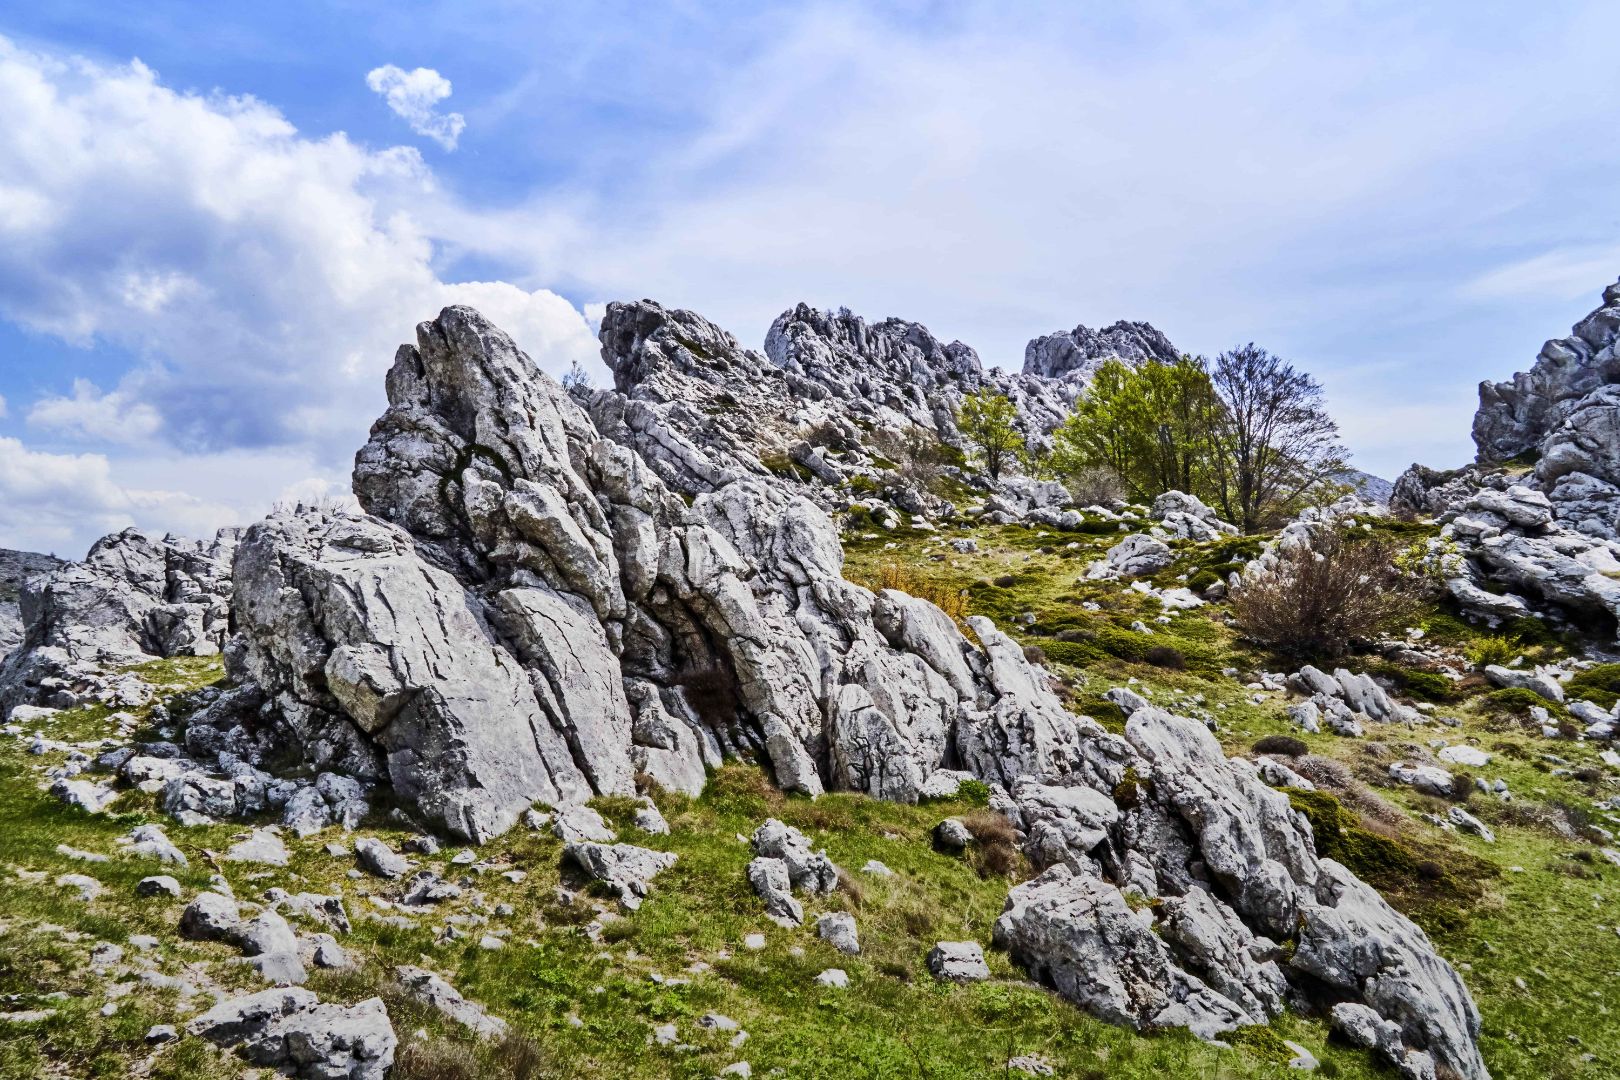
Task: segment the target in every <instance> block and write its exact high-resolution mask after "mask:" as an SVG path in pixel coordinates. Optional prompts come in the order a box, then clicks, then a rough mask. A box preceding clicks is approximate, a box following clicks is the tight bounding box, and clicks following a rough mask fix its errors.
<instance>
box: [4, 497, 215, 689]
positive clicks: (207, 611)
mask: <svg viewBox="0 0 1620 1080" xmlns="http://www.w3.org/2000/svg"><path fill="white" fill-rule="evenodd" d="M236 537H237V530H235V529H225V530H221V532H220V533H219V534H218V535H217V536H216V537H215V538H214V539H213V540H212V541H196V540H186V539H182V538H180V537H176V536H165V537H163V538H162V539H158V540H154V539H152V538H151V537H148V536H147V535H145V534H144V533H142V532H140V531H138V530H136V529H126V530H124V531H123V532H121V533H115V534H113V535H111V536H107V537H104V538H103V539H101V540H98V541H97V542H96V544H95V546H93V547H92V548H91V549H90V554H89V555H88V556H86V557H85V560H84V562H82V563H69V564H66V565H63V566H60V567H58V568H57V569H55V570H53V571H52V572H50V573H49V574H46V575H44V576H42V577H33V578H30V579H28V580H27V581H25V582H24V583H23V584H22V587H21V590H20V595H19V606H20V608H21V613H22V621H23V636H22V641H21V643H20V644H19V646H18V648H17V649H16V651H15V652H14V653H12V655H11V656H10V657H9V658H7V660H6V662H5V664H4V666H3V667H0V715H3V714H5V713H6V712H8V711H9V710H10V709H11V708H12V707H13V706H16V705H21V704H29V705H49V706H53V707H58V708H67V707H71V706H74V705H77V704H80V703H82V702H86V701H102V702H105V703H107V704H127V703H133V701H132V699H133V700H139V696H140V694H141V693H142V691H141V688H140V686H139V684H138V682H137V681H136V680H131V679H120V678H118V677H116V676H109V675H108V674H107V670H108V669H109V668H116V667H118V666H123V665H131V664H139V663H142V662H144V661H147V660H151V659H153V658H155V657H167V656H206V655H212V654H214V653H217V652H218V651H219V650H220V647H221V646H222V645H223V644H224V642H225V640H226V639H227V637H228V635H229V633H230V607H229V603H230V566H231V558H232V553H233V550H234V548H235V544H236Z"/></svg>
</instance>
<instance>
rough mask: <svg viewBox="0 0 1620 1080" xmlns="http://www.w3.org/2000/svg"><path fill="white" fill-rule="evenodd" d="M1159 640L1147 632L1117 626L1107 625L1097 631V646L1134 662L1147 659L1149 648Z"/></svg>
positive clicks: (1137, 662)
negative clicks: (1155, 639)
mask: <svg viewBox="0 0 1620 1080" xmlns="http://www.w3.org/2000/svg"><path fill="white" fill-rule="evenodd" d="M1156 644H1157V642H1155V641H1154V640H1153V638H1152V637H1151V636H1149V635H1147V634H1143V633H1139V632H1138V631H1135V630H1121V629H1120V628H1119V627H1117V626H1105V627H1103V628H1102V629H1101V630H1098V631H1097V647H1098V648H1100V649H1102V651H1103V652H1105V653H1107V654H1108V655H1109V656H1115V657H1118V658H1119V659H1121V660H1128V661H1130V662H1131V663H1133V664H1140V663H1141V662H1142V661H1143V660H1145V659H1147V653H1148V650H1149V649H1151V648H1153V646H1154V645H1156Z"/></svg>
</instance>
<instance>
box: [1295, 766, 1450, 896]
mask: <svg viewBox="0 0 1620 1080" xmlns="http://www.w3.org/2000/svg"><path fill="white" fill-rule="evenodd" d="M1288 801H1289V802H1290V803H1292V804H1293V807H1294V809H1295V810H1298V811H1299V812H1300V813H1302V814H1304V815H1305V820H1306V821H1308V822H1310V826H1311V833H1312V835H1313V836H1314V837H1315V839H1316V853H1317V854H1318V855H1325V856H1327V857H1328V858H1330V859H1334V860H1336V861H1338V862H1341V863H1343V864H1344V865H1345V866H1347V867H1349V868H1350V869H1351V870H1352V871H1353V872H1354V873H1355V874H1356V875H1357V876H1358V877H1361V878H1363V879H1365V880H1366V881H1368V882H1369V883H1371V884H1373V885H1375V886H1379V887H1384V883H1386V882H1388V881H1389V880H1390V879H1391V878H1398V877H1401V876H1407V877H1410V876H1411V875H1414V874H1415V873H1416V872H1417V863H1418V860H1417V858H1416V857H1415V856H1413V854H1412V853H1411V852H1410V851H1408V850H1407V849H1406V848H1405V847H1404V846H1402V845H1401V844H1398V843H1396V842H1395V841H1394V840H1391V839H1389V838H1388V837H1384V836H1379V835H1378V834H1377V833H1374V832H1371V831H1370V830H1368V829H1366V828H1365V827H1363V826H1362V824H1361V822H1360V820H1358V819H1357V817H1356V814H1355V812H1354V811H1352V810H1349V809H1347V808H1346V807H1345V806H1344V804H1342V803H1341V802H1339V800H1338V799H1337V798H1335V797H1334V796H1333V795H1331V794H1329V793H1328V792H1326V791H1299V790H1296V789H1293V788H1290V789H1288Z"/></svg>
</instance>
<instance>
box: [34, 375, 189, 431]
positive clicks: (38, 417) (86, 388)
mask: <svg viewBox="0 0 1620 1080" xmlns="http://www.w3.org/2000/svg"><path fill="white" fill-rule="evenodd" d="M28 423H29V425H30V426H33V427H39V428H44V429H46V430H48V431H52V432H55V433H57V434H61V435H71V436H75V437H77V438H81V439H86V440H90V441H95V442H112V443H140V442H145V441H146V440H148V439H150V438H151V437H152V436H153V435H155V434H156V433H157V432H158V430H159V429H160V428H161V427H162V426H163V419H162V417H161V416H159V415H158V411H157V410H156V409H155V408H153V407H152V406H151V405H148V404H146V403H145V402H143V401H138V400H135V399H134V398H133V397H132V396H131V395H130V394H129V393H128V392H127V391H122V390H115V391H113V392H112V393H110V394H109V393H103V392H102V390H101V389H100V388H99V387H97V386H96V384H95V383H92V382H90V381H89V380H88V379H74V380H73V395H72V396H71V397H45V398H41V399H40V400H38V401H36V402H35V403H34V405H33V407H32V408H30V409H29V410H28Z"/></svg>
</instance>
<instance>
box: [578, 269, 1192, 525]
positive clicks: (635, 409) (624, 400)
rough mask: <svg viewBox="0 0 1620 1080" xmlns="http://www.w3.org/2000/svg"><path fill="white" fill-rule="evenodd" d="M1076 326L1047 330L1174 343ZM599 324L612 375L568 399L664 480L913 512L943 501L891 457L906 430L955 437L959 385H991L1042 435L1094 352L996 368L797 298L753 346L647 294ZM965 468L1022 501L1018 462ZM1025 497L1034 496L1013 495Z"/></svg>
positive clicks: (1095, 338)
mask: <svg viewBox="0 0 1620 1080" xmlns="http://www.w3.org/2000/svg"><path fill="white" fill-rule="evenodd" d="M1122 328H1125V329H1124V330H1122ZM1126 330H1128V331H1129V332H1126ZM1074 334H1075V335H1077V336H1078V337H1077V338H1076V339H1075V340H1079V341H1080V342H1081V344H1080V345H1078V346H1077V345H1075V344H1074V341H1073V340H1071V336H1070V335H1057V337H1059V338H1063V339H1064V340H1065V341H1070V351H1071V352H1073V351H1074V350H1075V349H1077V348H1078V349H1082V350H1085V351H1086V355H1087V356H1088V357H1090V360H1091V361H1095V363H1100V362H1101V361H1102V360H1103V359H1106V358H1107V357H1109V356H1114V355H1123V356H1125V357H1126V358H1127V359H1130V360H1140V359H1143V358H1146V357H1147V356H1150V355H1160V354H1165V355H1171V356H1174V355H1175V350H1174V348H1173V347H1172V346H1171V345H1170V344H1169V342H1168V341H1164V340H1163V335H1161V334H1159V333H1158V331H1156V330H1153V329H1152V327H1148V326H1146V324H1125V323H1121V324H1118V325H1117V326H1116V327H1113V328H1111V329H1110V330H1108V331H1105V332H1103V333H1102V334H1100V335H1098V334H1094V333H1093V332H1092V331H1089V330H1086V329H1085V328H1084V327H1081V328H1079V329H1077V330H1076V331H1075V332H1074ZM601 337H602V345H603V348H602V356H603V359H604V361H605V362H606V363H607V365H608V367H609V368H610V369H611V370H612V371H613V376H614V388H613V389H612V390H599V391H587V392H582V393H581V395H580V396H581V400H582V401H583V402H584V403H585V405H586V407H587V408H588V410H589V411H590V414H591V416H592V419H593V420H594V421H595V424H596V426H597V428H598V430H600V431H601V432H602V434H604V435H606V436H607V437H609V438H611V439H613V440H614V441H616V442H619V443H621V444H623V445H625V446H629V447H632V448H633V449H635V450H636V452H637V453H638V454H639V455H640V456H641V458H642V459H643V460H644V461H645V462H646V463H647V464H648V465H649V466H650V467H651V468H652V470H653V471H654V472H655V473H656V474H657V475H658V477H659V478H660V479H661V480H662V481H663V482H664V483H665V484H666V485H667V486H668V487H670V488H671V489H673V490H675V491H677V492H680V493H682V494H685V495H698V494H704V493H707V492H712V491H715V490H718V489H719V488H720V487H723V486H724V485H726V484H728V483H731V482H732V481H734V480H736V479H739V478H742V477H747V476H756V477H761V478H768V479H771V480H773V482H776V483H778V484H785V485H786V486H788V487H791V488H794V489H796V490H797V491H798V492H799V493H800V494H803V495H805V496H806V497H808V498H810V499H812V500H814V501H816V502H817V503H818V504H819V505H822V506H823V507H825V508H836V509H842V508H843V507H844V506H845V505H847V504H848V502H849V495H848V492H849V486H850V485H854V486H857V487H859V488H860V489H861V490H868V491H877V492H881V493H882V495H883V498H884V499H885V500H886V501H887V502H888V503H890V504H892V505H893V506H895V507H897V508H898V509H899V510H901V511H903V512H905V513H912V514H915V513H942V514H948V513H951V512H952V510H951V508H950V507H949V506H948V505H947V504H944V503H942V502H941V501H940V500H938V499H937V498H934V497H933V496H931V495H930V494H929V493H928V492H927V491H926V489H925V488H924V486H922V485H920V484H919V483H917V482H916V479H915V478H914V477H908V476H906V475H904V473H903V471H897V470H895V469H894V467H893V465H894V462H893V461H892V460H890V459H892V458H894V457H896V456H901V457H903V456H905V453H906V447H907V444H908V441H914V440H916V439H918V438H920V439H921V440H922V441H923V442H924V443H925V444H926V443H928V442H930V441H934V440H937V441H938V443H940V444H942V445H943V446H945V447H947V448H951V449H953V450H956V451H960V450H962V449H963V448H964V447H965V445H966V444H965V442H964V440H963V437H962V434H961V433H960V432H959V431H958V430H957V426H956V419H955V414H956V408H957V406H958V405H959V404H960V402H961V399H962V396H963V395H964V394H967V393H971V392H973V391H976V390H980V389H983V388H987V387H988V388H991V389H994V390H995V391H997V392H999V393H1002V394H1005V395H1006V396H1007V397H1009V398H1010V399H1011V400H1012V401H1013V402H1014V403H1015V404H1016V405H1017V406H1018V424H1019V425H1020V428H1021V430H1022V431H1023V433H1024V435H1025V437H1026V439H1028V440H1029V441H1030V442H1031V443H1032V444H1034V445H1044V444H1045V443H1046V442H1047V441H1048V436H1049V434H1050V432H1051V431H1052V429H1053V428H1055V427H1056V426H1057V425H1058V424H1060V423H1062V421H1063V420H1064V418H1065V417H1066V416H1067V415H1068V413H1069V410H1070V408H1071V407H1072V405H1073V403H1074V401H1075V398H1076V397H1077V396H1078V395H1079V394H1080V392H1081V391H1083V390H1084V388H1085V386H1086V384H1087V381H1088V379H1089V378H1090V372H1091V371H1092V370H1093V368H1094V366H1095V363H1091V364H1089V366H1088V365H1087V364H1073V365H1069V366H1067V367H1066V366H1065V363H1067V362H1066V361H1064V362H1058V361H1054V362H1053V364H1051V365H1047V366H1050V367H1052V371H1051V372H1050V373H1043V372H1041V371H1038V370H1034V369H1032V368H1031V367H1030V366H1029V363H1028V362H1027V361H1026V365H1025V371H1024V372H1023V373H1022V374H1009V373H1006V372H1003V371H1000V370H999V369H986V368H985V367H984V366H983V364H982V362H981V361H980V359H979V356H978V354H977V353H976V352H974V351H973V349H971V348H970V347H968V346H966V345H964V344H962V343H961V342H951V343H949V344H947V343H944V342H941V341H940V340H938V339H937V338H935V337H934V335H933V334H931V333H930V332H929V331H928V329H927V328H926V327H924V326H922V325H920V324H918V323H914V322H907V321H904V320H901V319H885V320H883V321H881V322H876V323H868V322H867V321H866V320H864V319H862V318H861V317H859V316H857V315H854V314H851V313H850V312H849V311H848V310H839V311H837V312H828V311H820V310H817V309H815V308H812V307H810V306H808V305H805V304H800V305H798V306H797V307H795V308H793V309H791V310H789V311H787V312H784V313H783V314H782V315H781V316H779V317H778V318H777V319H776V321H775V322H774V323H773V324H772V325H771V329H770V332H769V333H768V335H767V336H766V340H765V350H764V353H763V354H761V353H759V352H756V351H754V350H752V349H746V348H744V347H742V346H741V345H739V344H738V342H737V341H736V339H735V338H733V337H732V336H731V335H730V334H728V333H727V332H726V331H724V330H722V329H720V328H719V327H717V326H715V325H714V324H713V323H711V322H709V321H708V320H707V319H704V318H702V317H701V316H699V315H695V314H693V313H692V312H689V311H679V310H671V309H667V308H664V307H663V306H661V305H659V304H656V303H654V302H653V301H650V300H641V301H636V302H634V303H615V304H610V305H608V309H607V313H606V315H605V316H604V318H603V320H602V331H601ZM1041 340H1042V341H1045V340H1047V339H1041ZM1144 343H1147V344H1151V345H1152V349H1149V348H1147V347H1146V345H1145V344H1144ZM1036 346H1037V343H1031V348H1032V349H1036V351H1037V352H1040V353H1042V355H1045V353H1044V352H1042V349H1045V348H1046V347H1044V346H1043V347H1042V348H1036ZM1155 350H1156V351H1155ZM1041 366H1042V365H1041V364H1040V363H1037V365H1036V367H1037V368H1039V367H1041ZM971 479H974V480H975V482H979V483H984V484H986V485H987V487H986V490H987V491H988V490H990V489H991V488H994V489H995V493H997V494H1000V495H1003V496H1006V497H1008V498H1010V499H1011V500H1012V501H1013V502H1014V503H1018V502H1027V500H1024V499H1022V498H1021V496H1020V494H1019V492H1018V491H1017V490H1016V488H1017V482H1018V481H1020V480H1023V479H1024V478H1021V477H1008V478H1007V482H1006V483H1001V484H996V485H989V484H988V481H987V480H986V479H985V478H978V477H975V478H971ZM1037 508H1038V509H1047V507H1046V506H1045V505H1044V504H1036V505H1034V506H1030V505H1025V506H1023V507H1022V508H1021V509H1022V510H1029V509H1037Z"/></svg>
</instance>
